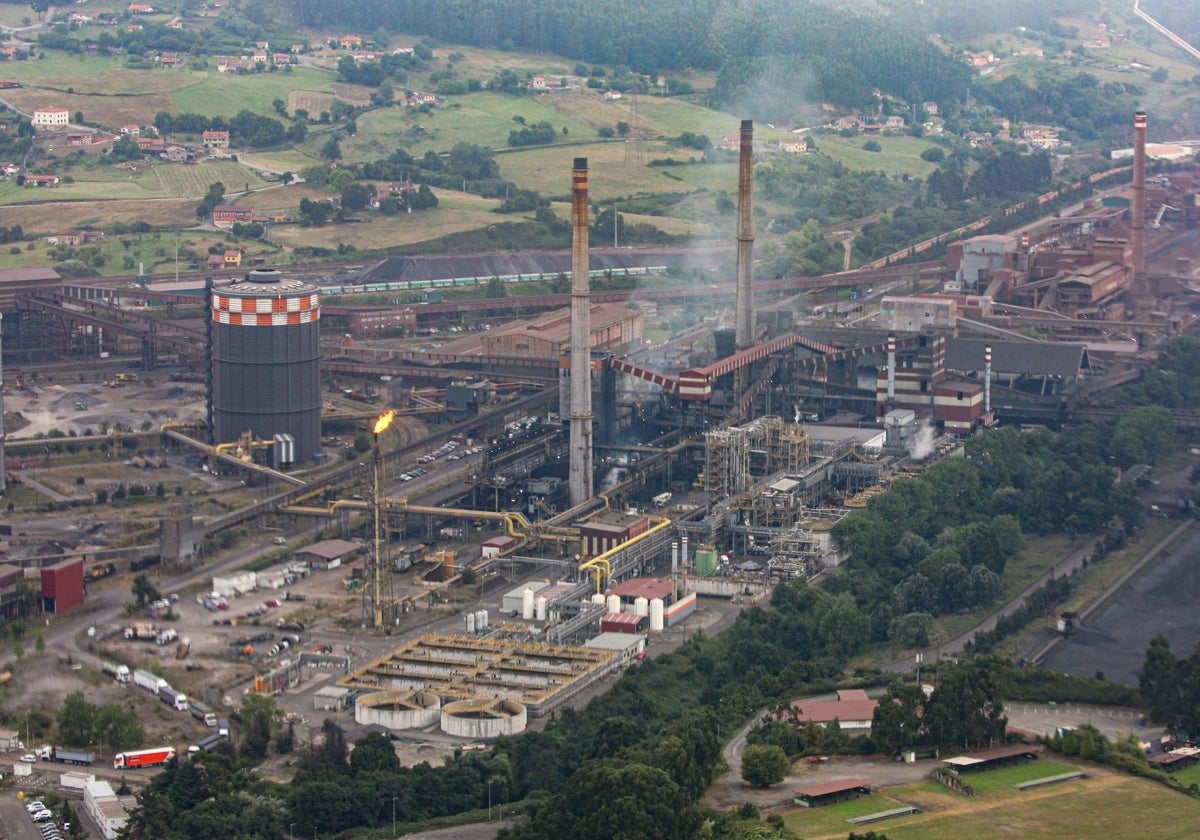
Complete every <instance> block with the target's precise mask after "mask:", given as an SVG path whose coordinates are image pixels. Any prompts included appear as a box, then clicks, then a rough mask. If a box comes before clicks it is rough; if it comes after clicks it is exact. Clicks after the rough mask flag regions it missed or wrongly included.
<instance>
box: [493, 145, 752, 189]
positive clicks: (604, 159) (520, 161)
mask: <svg viewBox="0 0 1200 840" xmlns="http://www.w3.org/2000/svg"><path fill="white" fill-rule="evenodd" d="M577 157H585V158H587V159H588V169H589V170H590V171H589V175H588V194H589V195H590V196H591V198H592V200H594V201H600V202H603V201H606V200H610V199H613V198H623V197H625V196H632V195H649V194H659V193H687V192H691V191H692V190H693V189H694V187H692V186H691V185H690V184H688V183H686V182H684V181H680V180H676V179H674V178H671V177H670V176H669V174H668V173H666V172H664V171H662V170H661V169H659V168H657V167H656V168H650V167H647V166H645V165H644V164H637V163H633V162H630V163H626V162H625V144H624V143H607V142H603V143H588V144H581V145H570V146H554V147H550V148H543V149H529V150H526V151H520V152H508V153H505V154H502V155H498V156H497V158H496V159H497V160H498V161H499V162H500V174H501V176H503V177H504V178H506V179H507V180H510V181H513V182H514V183H517V184H520V185H521V186H523V187H529V188H532V189H538V188H539V185H541V190H540V191H541V192H542V194H543V195H548V196H566V195H568V194H569V193H570V190H571V166H572V162H573V160H574V159H575V158H577ZM647 158H649V155H647ZM734 188H736V184H735V185H734Z"/></svg>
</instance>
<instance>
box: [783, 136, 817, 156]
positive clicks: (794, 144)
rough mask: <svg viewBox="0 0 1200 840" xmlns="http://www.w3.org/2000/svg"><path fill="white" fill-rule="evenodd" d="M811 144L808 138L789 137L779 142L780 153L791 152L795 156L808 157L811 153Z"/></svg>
mask: <svg viewBox="0 0 1200 840" xmlns="http://www.w3.org/2000/svg"><path fill="white" fill-rule="evenodd" d="M811 142H812V141H811V140H810V139H809V138H808V137H789V138H787V139H786V140H780V141H779V151H781V152H790V153H791V154H794V155H806V154H808V153H809V151H811V148H810V143H811Z"/></svg>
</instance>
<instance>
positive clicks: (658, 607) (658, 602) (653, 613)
mask: <svg viewBox="0 0 1200 840" xmlns="http://www.w3.org/2000/svg"><path fill="white" fill-rule="evenodd" d="M650 629H651V630H652V631H654V632H656V633H658V632H661V631H662V629H663V599H662V598H655V599H653V600H652V601H651V602H650Z"/></svg>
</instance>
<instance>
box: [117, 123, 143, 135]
mask: <svg viewBox="0 0 1200 840" xmlns="http://www.w3.org/2000/svg"><path fill="white" fill-rule="evenodd" d="M121 133H122V134H123V135H125V136H126V137H138V136H140V135H141V133H142V127H141V126H140V125H133V124H130V125H123V126H121Z"/></svg>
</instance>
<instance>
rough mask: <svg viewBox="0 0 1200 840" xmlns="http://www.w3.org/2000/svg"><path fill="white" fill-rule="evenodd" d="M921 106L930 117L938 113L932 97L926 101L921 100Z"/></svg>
mask: <svg viewBox="0 0 1200 840" xmlns="http://www.w3.org/2000/svg"><path fill="white" fill-rule="evenodd" d="M921 108H922V109H923V110H924V111H925V113H926V114H928V115H929V116H931V117H936V116H937V115H938V104H937V103H936V102H934V101H933V100H932V99H930V100H929V101H928V102H922V103H921Z"/></svg>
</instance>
